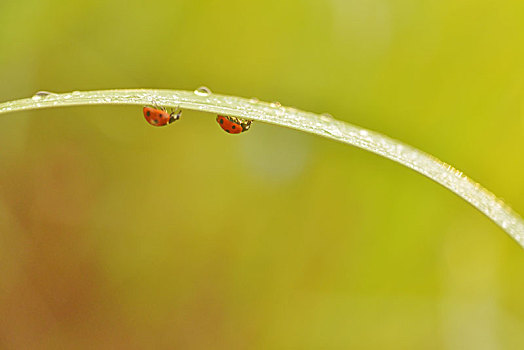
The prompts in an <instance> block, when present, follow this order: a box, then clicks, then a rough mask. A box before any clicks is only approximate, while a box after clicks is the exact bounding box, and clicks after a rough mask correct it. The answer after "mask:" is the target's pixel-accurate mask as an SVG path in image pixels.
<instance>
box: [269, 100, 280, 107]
mask: <svg viewBox="0 0 524 350" xmlns="http://www.w3.org/2000/svg"><path fill="white" fill-rule="evenodd" d="M269 105H270V106H271V107H282V104H281V103H280V102H278V101H275V102H271V103H270V104H269Z"/></svg>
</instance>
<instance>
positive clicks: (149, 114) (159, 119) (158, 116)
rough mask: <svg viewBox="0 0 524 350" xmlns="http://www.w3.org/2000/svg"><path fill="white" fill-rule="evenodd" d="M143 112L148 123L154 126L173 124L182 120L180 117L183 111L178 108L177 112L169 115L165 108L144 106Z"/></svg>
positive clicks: (172, 111) (173, 111)
mask: <svg viewBox="0 0 524 350" xmlns="http://www.w3.org/2000/svg"><path fill="white" fill-rule="evenodd" d="M143 111H144V118H146V120H147V122H148V123H149V124H151V125H153V126H164V125H167V124H171V123H173V122H175V121H177V120H178V119H180V116H181V115H182V111H181V110H180V109H178V107H177V108H176V109H175V110H171V113H168V112H167V110H166V109H165V108H164V107H156V106H153V107H148V106H144V109H143Z"/></svg>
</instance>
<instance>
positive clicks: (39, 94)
mask: <svg viewBox="0 0 524 350" xmlns="http://www.w3.org/2000/svg"><path fill="white" fill-rule="evenodd" d="M50 95H56V94H55V93H54V92H49V91H37V92H36V93H35V94H34V95H33V97H31V99H32V100H33V101H39V100H41V99H43V98H46V97H47V96H50Z"/></svg>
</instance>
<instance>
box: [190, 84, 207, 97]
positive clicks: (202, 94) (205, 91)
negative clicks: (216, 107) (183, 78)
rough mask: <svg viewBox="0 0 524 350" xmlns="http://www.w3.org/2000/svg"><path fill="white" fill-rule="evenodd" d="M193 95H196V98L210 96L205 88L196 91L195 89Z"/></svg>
mask: <svg viewBox="0 0 524 350" xmlns="http://www.w3.org/2000/svg"><path fill="white" fill-rule="evenodd" d="M193 92H194V93H195V95H198V96H209V95H211V89H210V88H208V87H207V86H201V87H199V88H197V89H195V91H193Z"/></svg>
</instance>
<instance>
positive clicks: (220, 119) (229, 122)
mask: <svg viewBox="0 0 524 350" xmlns="http://www.w3.org/2000/svg"><path fill="white" fill-rule="evenodd" d="M252 122H253V121H252V120H247V119H240V118H237V117H229V116H226V115H217V123H218V125H220V127H221V128H222V129H224V131H225V132H227V133H229V134H240V133H241V132H244V131H247V130H249V128H250V127H251V123H252Z"/></svg>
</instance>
